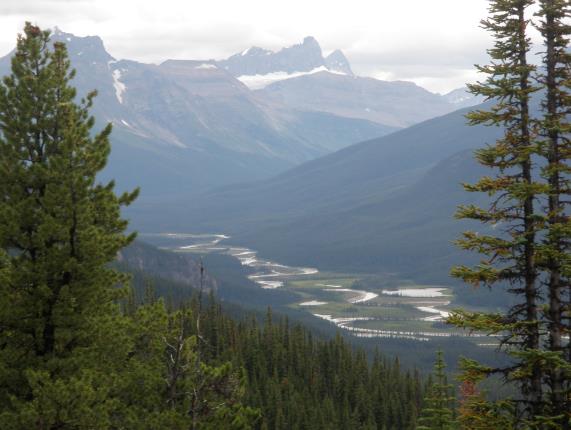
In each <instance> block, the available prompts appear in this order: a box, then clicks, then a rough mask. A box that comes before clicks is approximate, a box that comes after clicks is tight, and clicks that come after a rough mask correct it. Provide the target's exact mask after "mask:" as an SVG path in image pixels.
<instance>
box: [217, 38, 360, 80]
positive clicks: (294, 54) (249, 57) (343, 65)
mask: <svg viewBox="0 0 571 430" xmlns="http://www.w3.org/2000/svg"><path fill="white" fill-rule="evenodd" d="M328 58H330V59H329V60H326V59H325V58H323V52H322V51H321V46H320V45H319V42H318V41H317V40H316V39H315V37H313V36H306V37H304V38H303V40H302V42H301V43H298V44H295V45H292V46H288V47H285V48H282V49H280V50H279V51H270V50H267V49H263V48H258V47H251V48H248V49H246V50H244V51H242V52H241V53H240V54H235V55H233V56H231V57H230V58H228V59H226V60H222V61H219V62H218V65H219V66H220V68H222V69H225V70H227V71H228V72H229V73H231V74H232V75H234V76H236V77H239V76H256V75H268V74H276V73H280V74H283V75H286V76H287V75H293V74H299V73H306V72H312V71H315V70H318V69H323V70H327V69H329V70H331V71H335V72H342V73H346V74H349V75H353V72H352V71H351V67H350V66H349V62H348V61H347V59H346V58H345V56H344V55H343V53H341V51H335V52H334V53H333V54H332V56H331V55H330V56H329V57H328ZM330 65H331V67H330Z"/></svg>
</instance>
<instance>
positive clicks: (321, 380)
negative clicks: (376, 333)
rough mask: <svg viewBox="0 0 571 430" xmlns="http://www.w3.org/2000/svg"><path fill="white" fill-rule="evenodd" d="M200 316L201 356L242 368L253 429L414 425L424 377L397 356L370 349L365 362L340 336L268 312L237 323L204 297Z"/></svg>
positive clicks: (391, 427)
mask: <svg viewBox="0 0 571 430" xmlns="http://www.w3.org/2000/svg"><path fill="white" fill-rule="evenodd" d="M195 306H196V304H195ZM201 321H202V322H201V324H202V327H203V339H204V345H205V346H204V350H203V351H204V357H205V359H206V360H207V361H209V362H214V363H216V362H224V361H231V362H232V363H233V364H234V366H235V367H242V368H243V369H244V376H245V378H246V386H245V389H246V397H245V399H244V402H245V404H247V405H249V406H251V407H254V408H258V409H259V410H260V411H261V413H262V420H261V421H260V422H259V423H258V424H257V426H256V428H260V429H264V428H269V429H290V428H311V429H368V428H371V429H383V428H386V429H413V428H415V425H416V416H417V413H418V411H419V409H420V407H421V403H422V397H423V394H422V383H421V380H420V376H419V375H418V374H417V373H414V374H411V373H405V372H403V371H402V370H401V369H400V366H399V363H398V361H394V362H388V361H386V360H385V359H383V358H381V356H380V355H379V354H376V355H375V356H374V358H373V361H372V363H369V362H368V360H367V356H366V355H365V353H364V352H362V351H354V350H353V348H351V346H350V345H348V344H347V343H346V342H345V341H344V340H343V338H342V337H341V336H340V335H338V336H336V337H335V338H334V339H332V340H329V341H325V340H319V339H315V338H313V336H312V335H311V333H310V332H308V331H307V330H306V329H304V328H303V327H301V326H299V325H295V326H293V327H291V326H290V325H289V322H288V319H287V318H286V319H280V320H279V321H277V322H276V321H275V318H274V317H273V316H272V314H271V312H270V311H268V314H267V315H266V318H265V322H264V324H263V326H262V325H260V324H259V323H258V322H257V321H256V320H255V319H249V320H243V321H242V322H238V323H236V322H235V321H233V320H231V319H229V318H228V317H227V316H225V314H224V313H223V312H222V310H221V307H220V305H219V304H217V303H215V302H213V301H209V304H208V305H207V306H206V309H205V314H204V316H203V318H202V319H201Z"/></svg>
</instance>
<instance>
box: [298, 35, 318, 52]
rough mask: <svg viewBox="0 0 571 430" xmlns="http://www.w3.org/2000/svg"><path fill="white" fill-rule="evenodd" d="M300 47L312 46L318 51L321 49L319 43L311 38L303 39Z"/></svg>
mask: <svg viewBox="0 0 571 430" xmlns="http://www.w3.org/2000/svg"><path fill="white" fill-rule="evenodd" d="M302 45H303V46H313V47H315V46H317V47H319V49H321V47H320V46H319V42H318V41H317V40H316V39H315V37H313V36H306V37H304V38H303V42H302Z"/></svg>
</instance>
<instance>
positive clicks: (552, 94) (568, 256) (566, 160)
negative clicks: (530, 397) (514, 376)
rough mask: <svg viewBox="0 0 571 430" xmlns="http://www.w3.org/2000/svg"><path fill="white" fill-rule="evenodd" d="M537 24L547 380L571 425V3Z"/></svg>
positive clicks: (560, 416) (545, 1) (562, 419)
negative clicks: (539, 38) (540, 48)
mask: <svg viewBox="0 0 571 430" xmlns="http://www.w3.org/2000/svg"><path fill="white" fill-rule="evenodd" d="M539 6H540V10H539V12H538V13H537V16H538V17H539V20H540V22H539V23H538V25H537V27H538V29H539V31H540V33H541V35H542V37H543V44H544V51H543V65H544V67H543V68H542V72H541V74H540V76H539V82H540V83H541V85H542V87H543V88H544V92H543V99H542V106H541V107H542V113H543V115H542V120H541V122H540V134H541V150H542V155H543V157H544V158H545V159H546V163H545V167H544V168H542V172H541V176H542V177H543V178H545V181H546V182H547V184H548V189H547V192H546V195H547V204H546V208H545V213H546V215H545V218H546V224H547V227H546V234H545V236H544V240H543V243H542V245H541V247H540V255H541V258H540V263H541V265H542V266H543V268H544V270H545V272H546V277H545V281H544V283H545V285H546V287H547V290H548V296H549V299H548V303H547V305H546V312H545V319H546V322H547V328H548V347H549V350H550V351H551V352H552V353H553V355H552V356H551V359H550V362H549V366H548V367H549V374H548V378H547V382H548V385H549V388H550V402H551V405H552V415H553V416H554V417H555V418H554V422H555V424H556V425H557V426H558V427H560V428H563V429H569V428H570V423H569V420H570V419H571V402H570V400H569V395H570V394H571V384H570V381H571V342H569V335H570V334H571V325H570V322H571V319H570V317H571V315H570V312H571V308H570V304H571V302H570V300H571V291H570V288H571V223H570V219H569V205H570V203H571V202H570V201H569V199H568V196H569V195H570V194H571V178H570V176H569V174H570V173H571V165H570V159H571V142H570V140H569V137H570V134H571V123H570V122H569V115H570V114H571V55H570V54H569V39H570V36H571V26H570V25H569V19H570V18H571V5H570V3H569V1H564V0H540V1H539Z"/></svg>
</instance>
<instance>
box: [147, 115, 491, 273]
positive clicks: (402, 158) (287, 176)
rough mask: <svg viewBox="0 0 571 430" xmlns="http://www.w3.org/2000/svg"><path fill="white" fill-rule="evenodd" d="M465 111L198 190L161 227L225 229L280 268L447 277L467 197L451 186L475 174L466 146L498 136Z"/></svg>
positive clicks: (476, 169)
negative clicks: (236, 182) (458, 215)
mask: <svg viewBox="0 0 571 430" xmlns="http://www.w3.org/2000/svg"><path fill="white" fill-rule="evenodd" d="M465 113H466V111H458V112H454V113H452V114H449V115H446V116H443V117H440V118H435V119H432V120H429V121H426V122H424V123H421V124H418V125H416V126H413V127H410V128H408V129H405V130H402V131H399V132H396V133H393V134H391V135H389V136H385V137H383V138H380V139H376V140H372V141H368V142H363V143H361V144H357V145H353V146H351V147H349V148H345V149H343V150H341V151H338V152H336V153H334V154H331V155H328V156H325V157H322V158H320V159H317V160H313V161H311V162H308V163H305V164H303V165H301V166H299V167H297V168H294V169H292V170H289V171H287V172H285V173H283V174H281V175H278V176H276V177H274V178H273V179H271V180H267V181H263V182H258V183H253V184H249V185H241V186H231V187H226V188H223V189H219V190H216V191H212V192H209V193H206V194H205V195H203V196H201V197H198V198H196V199H194V200H193V201H192V207H189V206H187V207H186V209H184V204H182V205H181V204H179V205H178V206H177V211H176V212H177V213H178V215H175V213H172V214H171V215H173V216H172V219H171V221H170V222H166V220H167V218H168V214H163V216H162V217H161V221H162V222H163V223H164V224H162V227H165V228H167V227H168V228H174V229H179V228H184V226H185V225H186V226H188V225H192V226H193V228H195V229H201V230H202V231H217V232H220V231H222V232H225V233H229V234H231V235H232V236H233V238H234V240H235V241H236V243H240V244H242V245H245V246H249V247H252V248H254V249H257V250H259V251H260V252H261V253H262V255H264V256H267V257H268V258H272V259H276V260H278V261H281V262H284V263H288V264H303V265H316V266H318V267H320V268H323V269H334V270H343V269H347V270H349V269H351V270H355V269H359V270H363V271H394V272H400V273H403V274H406V275H407V276H422V277H423V279H424V280H426V278H431V279H438V280H440V281H447V279H448V277H447V273H448V264H449V263H450V262H451V259H452V256H457V253H456V252H455V251H454V249H453V248H451V247H450V243H449V242H450V240H452V239H453V238H454V237H455V235H456V232H458V231H459V230H460V229H462V228H463V227H464V226H465V225H463V224H462V223H459V222H457V221H455V220H453V218H452V215H453V212H454V208H455V207H456V205H457V204H459V203H461V202H462V201H464V200H465V199H466V198H472V197H473V196H468V195H467V194H466V193H464V191H463V190H462V188H461V186H460V182H462V181H469V180H471V179H473V178H475V177H477V176H478V175H479V173H480V170H479V167H478V165H477V164H476V162H475V161H474V160H473V159H472V156H471V153H472V150H473V148H476V147H480V146H482V145H483V144H485V143H486V142H491V141H493V140H495V138H496V137H497V135H498V130H496V129H493V128H486V127H468V126H467V125H466V124H465V119H464V114H465ZM143 218H144V217H143V216H141V217H139V219H141V220H142V219H143ZM181 220H183V221H182V222H181ZM152 224H154V221H153V222H151V223H150V224H147V226H149V225H152ZM143 227H144V226H143ZM454 258H455V257H454ZM462 258H463V257H462ZM413 263H414V264H413Z"/></svg>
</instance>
